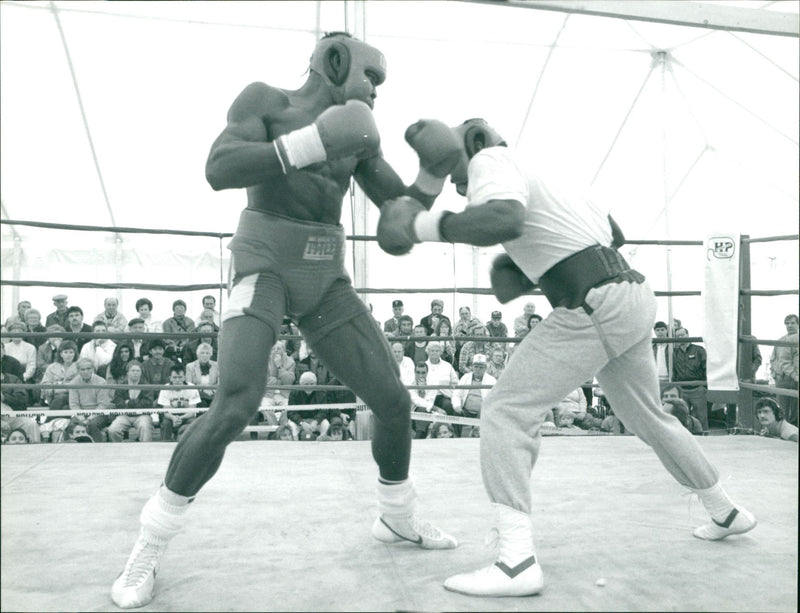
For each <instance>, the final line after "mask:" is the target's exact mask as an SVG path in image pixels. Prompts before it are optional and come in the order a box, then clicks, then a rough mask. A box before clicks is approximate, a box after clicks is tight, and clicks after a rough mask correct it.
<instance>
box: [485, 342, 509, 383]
mask: <svg viewBox="0 0 800 613" xmlns="http://www.w3.org/2000/svg"><path fill="white" fill-rule="evenodd" d="M505 368H506V352H505V351H503V350H502V349H492V353H491V355H490V356H489V362H488V363H487V364H486V373H487V374H489V375H492V376H493V377H494V378H495V379H499V378H500V375H501V374H502V373H503V371H504V370H505Z"/></svg>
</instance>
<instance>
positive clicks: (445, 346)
mask: <svg viewBox="0 0 800 613" xmlns="http://www.w3.org/2000/svg"><path fill="white" fill-rule="evenodd" d="M452 335H453V328H452V326H451V325H450V320H449V319H442V320H440V321H439V323H438V324H437V325H436V327H435V328H434V329H433V335H432V336H450V337H452ZM437 342H439V343H441V344H442V359H443V360H444V361H445V362H449V363H450V364H455V359H456V343H455V341H453V340H450V339H442V340H439V341H437Z"/></svg>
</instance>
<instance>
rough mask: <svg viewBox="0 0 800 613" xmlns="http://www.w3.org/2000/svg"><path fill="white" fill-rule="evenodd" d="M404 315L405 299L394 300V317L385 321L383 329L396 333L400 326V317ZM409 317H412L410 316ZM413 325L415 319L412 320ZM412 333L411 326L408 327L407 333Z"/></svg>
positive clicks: (392, 333)
mask: <svg viewBox="0 0 800 613" xmlns="http://www.w3.org/2000/svg"><path fill="white" fill-rule="evenodd" d="M402 316H403V301H402V300H392V318H391V319H387V320H386V321H385V322H383V331H384V332H388V333H389V334H391V335H395V334H396V333H397V331H398V329H399V328H400V318H401V317H402ZM409 319H411V318H410V317H409ZM411 325H412V326H413V325H414V321H413V320H412V321H411ZM406 334H407V335H408V334H411V328H409V329H408V332H407V333H406Z"/></svg>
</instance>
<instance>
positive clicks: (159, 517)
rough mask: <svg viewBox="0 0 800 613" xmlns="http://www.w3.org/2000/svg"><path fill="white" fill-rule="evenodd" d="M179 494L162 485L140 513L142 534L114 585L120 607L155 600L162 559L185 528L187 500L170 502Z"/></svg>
mask: <svg viewBox="0 0 800 613" xmlns="http://www.w3.org/2000/svg"><path fill="white" fill-rule="evenodd" d="M178 498H181V497H179V496H177V495H176V494H173V493H172V492H169V491H168V490H165V489H164V488H162V489H160V490H159V491H158V492H157V493H156V494H155V495H154V496H152V497H151V498H150V499H149V500H148V501H147V503H145V505H144V508H143V509H142V513H141V515H140V516H139V522H140V523H141V529H140V530H139V538H138V539H137V540H136V544H135V545H134V546H133V551H132V552H131V555H130V556H129V557H128V561H127V562H126V564H125V569H124V570H123V571H122V574H120V576H119V577H117V580H116V581H114V584H113V585H112V586H111V599H112V600H113V601H114V604H116V605H117V606H118V607H120V608H121V609H134V608H136V607H143V606H144V605H146V604H147V603H149V602H150V601H151V600H153V595H154V593H155V584H156V574H157V573H158V566H159V562H160V561H161V557H162V556H163V555H164V552H166V550H167V545H168V544H169V541H170V540H171V539H172V537H174V536H175V535H176V534H178V533H179V532H180V531H181V530H182V529H183V525H184V521H185V520H184V514H185V513H186V511H187V509H188V507H187V505H185V504H183V505H176V504H171V502H172V501H174V500H175V499H178Z"/></svg>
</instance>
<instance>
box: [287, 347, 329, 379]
mask: <svg viewBox="0 0 800 613" xmlns="http://www.w3.org/2000/svg"><path fill="white" fill-rule="evenodd" d="M306 352H307V355H306V356H305V357H303V358H302V359H301V360H299V361H298V362H297V365H296V367H295V383H299V382H300V377H301V376H302V375H303V373H304V372H313V373H314V374H315V375H316V376H317V383H318V384H319V385H331V383H330V379H331V377H333V375H332V374H331V373H330V371H329V370H328V367H327V366H325V364H323V363H322V360H320V359H319V358H318V357H317V354H316V353H314V350H313V349H311V348H309V349H307V350H306Z"/></svg>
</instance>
